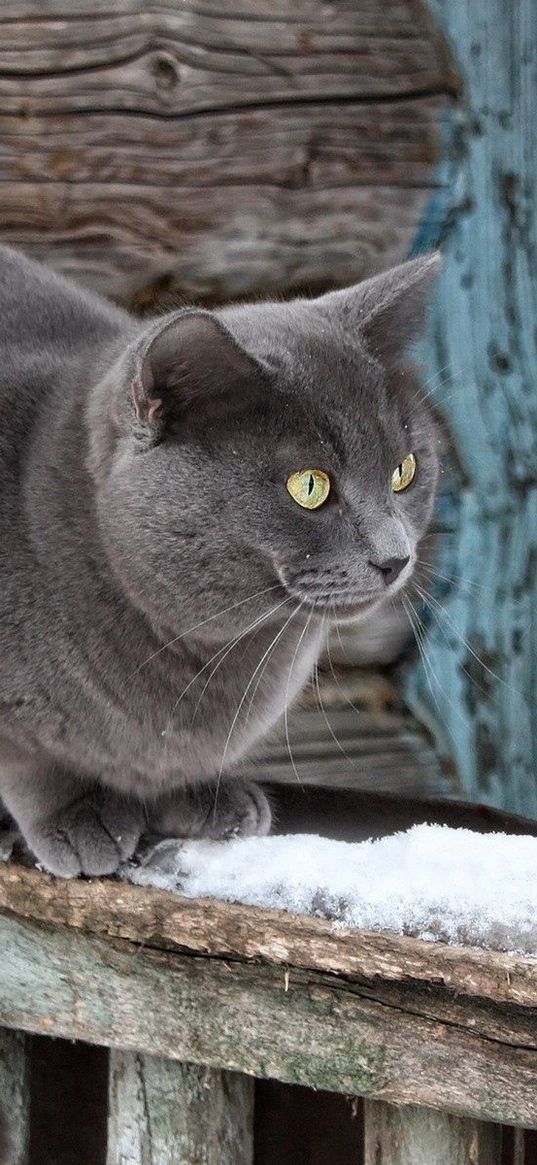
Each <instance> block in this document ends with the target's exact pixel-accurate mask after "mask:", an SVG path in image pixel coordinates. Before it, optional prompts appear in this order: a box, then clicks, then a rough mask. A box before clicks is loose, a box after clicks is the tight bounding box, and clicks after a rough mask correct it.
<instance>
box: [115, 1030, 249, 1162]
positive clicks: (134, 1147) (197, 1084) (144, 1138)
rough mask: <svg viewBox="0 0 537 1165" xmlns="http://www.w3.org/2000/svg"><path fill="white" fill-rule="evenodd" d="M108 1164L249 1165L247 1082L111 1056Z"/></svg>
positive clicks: (193, 1068) (200, 1070) (201, 1070)
mask: <svg viewBox="0 0 537 1165" xmlns="http://www.w3.org/2000/svg"><path fill="white" fill-rule="evenodd" d="M108 1112H109V1117H108V1155H107V1161H108V1165H149V1163H150V1162H156V1163H158V1165H253V1113H254V1082H253V1079H252V1078H251V1077H250V1078H249V1077H247V1076H241V1075H238V1074H237V1073H236V1072H218V1071H215V1069H214V1068H207V1067H203V1066H199V1065H196V1064H179V1063H177V1062H176V1061H173V1060H159V1059H156V1058H155V1057H154V1056H141V1055H137V1054H136V1053H133V1052H122V1051H115V1050H113V1051H112V1052H111V1053H110V1086H109V1098H108Z"/></svg>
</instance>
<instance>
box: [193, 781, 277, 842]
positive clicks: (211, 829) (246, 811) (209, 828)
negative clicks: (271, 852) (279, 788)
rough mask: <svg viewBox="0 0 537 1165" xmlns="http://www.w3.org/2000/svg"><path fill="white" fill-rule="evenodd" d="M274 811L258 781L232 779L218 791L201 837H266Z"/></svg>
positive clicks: (215, 793)
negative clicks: (255, 782)
mask: <svg viewBox="0 0 537 1165" xmlns="http://www.w3.org/2000/svg"><path fill="white" fill-rule="evenodd" d="M271 821H272V814H271V811H270V805H269V803H268V801H267V798H266V797H265V794H264V793H263V791H262V790H261V789H260V788H259V787H258V786H257V785H255V784H242V783H240V782H239V781H237V782H236V783H235V782H234V781H228V782H226V784H225V785H222V786H221V787H220V789H219V790H218V792H216V790H215V792H214V796H213V806H212V809H211V810H210V811H209V813H208V815H207V818H206V821H205V824H204V826H203V829H202V831H201V832H200V834H199V836H200V837H210V838H213V839H214V840H223V839H226V838H231V837H253V836H258V837H264V836H265V835H266V834H267V833H269V832H270V826H271Z"/></svg>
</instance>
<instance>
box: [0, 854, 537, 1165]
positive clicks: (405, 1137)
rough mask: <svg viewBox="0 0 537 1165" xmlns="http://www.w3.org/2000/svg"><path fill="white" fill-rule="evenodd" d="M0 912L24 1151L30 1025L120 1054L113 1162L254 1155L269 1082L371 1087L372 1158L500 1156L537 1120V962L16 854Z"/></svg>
mask: <svg viewBox="0 0 537 1165" xmlns="http://www.w3.org/2000/svg"><path fill="white" fill-rule="evenodd" d="M0 911H1V913H0V949H1V950H2V967H1V991H0V1023H1V1024H2V1025H3V1028H4V1029H10V1030H4V1031H3V1033H2V1056H1V1057H0V1091H1V1094H2V1095H3V1096H4V1097H7V1098H8V1108H9V1115H10V1120H11V1123H12V1125H13V1127H14V1130H15V1141H16V1144H17V1150H16V1154H15V1158H14V1160H15V1163H16V1165H25V1161H26V1157H25V1152H26V1149H25V1146H26V1145H27V1140H28V1121H29V1113H28V1101H27V1076H28V1069H27V1062H26V1061H27V1057H26V1053H25V1039H24V1036H23V1035H22V1034H21V1033H24V1032H36V1033H41V1034H46V1035H50V1036H63V1037H67V1038H72V1039H79V1040H84V1041H87V1042H89V1043H97V1044H101V1045H105V1046H107V1047H109V1048H110V1049H111V1056H110V1081H109V1118H108V1120H109V1125H108V1128H109V1133H108V1158H107V1160H108V1165H143V1163H144V1165H145V1162H146V1161H151V1162H152V1163H153V1162H154V1163H155V1165H157V1163H158V1165H172V1163H173V1165H193V1163H194V1162H198V1161H202V1162H204V1165H205V1163H207V1165H252V1161H253V1147H252V1144H253V1137H252V1121H253V1078H254V1077H272V1078H275V1079H278V1080H282V1081H288V1082H292V1083H300V1084H306V1085H309V1086H313V1087H314V1088H322V1089H327V1090H330V1091H333V1092H342V1093H346V1094H351V1095H359V1096H363V1097H365V1098H366V1103H365V1125H366V1134H365V1165H462V1163H465V1162H468V1163H470V1162H471V1163H472V1165H474V1163H475V1165H499V1162H500V1136H499V1131H500V1124H502V1123H503V1124H510V1125H516V1126H519V1127H523V1126H526V1127H537V1012H536V1007H535V1001H536V999H537V961H536V960H535V959H533V958H530V957H517V956H511V955H506V954H500V953H491V952H485V951H482V950H477V949H469V948H468V949H466V948H457V947H448V946H445V945H442V944H439V943H426V942H421V941H417V940H415V939H412V938H405V937H400V936H397V935H394V934H387V933H370V932H362V931H353V930H349V929H344V928H341V927H335V926H334V925H332V924H331V923H329V922H327V921H326V920H321V919H315V918H310V917H303V916H297V915H291V914H286V913H283V912H281V911H277V910H259V909H254V908H251V907H244V906H231V905H227V904H224V903H221V902H216V901H212V900H208V899H205V900H199V901H190V900H187V899H183V898H181V897H179V896H176V895H170V894H169V893H167V892H165V891H160V890H157V889H148V888H140V887H135V886H131V885H127V884H123V883H119V882H115V881H92V882H83V881H73V882H59V881H56V880H55V879H53V878H51V877H49V876H48V875H46V874H42V873H40V872H38V871H36V870H34V869H26V868H23V867H21V866H18V865H14V864H9V865H5V866H4V867H2V868H0ZM400 1106H403V1107H400ZM519 1160H520V1161H522V1157H521V1156H519ZM357 1165H360V1163H359V1162H357Z"/></svg>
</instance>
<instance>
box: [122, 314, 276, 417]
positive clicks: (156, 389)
mask: <svg viewBox="0 0 537 1165" xmlns="http://www.w3.org/2000/svg"><path fill="white" fill-rule="evenodd" d="M259 371H260V370H259V369H258V368H257V366H256V365H255V363H254V361H253V359H252V358H251V357H250V356H248V355H247V354H246V352H244V351H243V350H242V348H240V347H239V345H238V344H237V343H236V342H235V340H234V339H233V337H232V336H231V335H230V334H229V332H228V331H227V329H225V328H224V327H223V326H222V325H221V324H220V322H219V321H218V320H216V319H215V317H214V316H213V315H211V313H210V312H208V311H201V310H200V311H195V310H194V311H185V312H181V313H180V314H178V315H176V316H175V317H174V318H173V319H172V320H170V319H168V320H164V321H163V323H162V327H161V328H160V329H158V330H157V331H156V333H155V332H153V334H152V335H151V336H150V338H149V340H148V342H147V343H146V344H145V347H143V348H142V349H141V350H140V352H139V354H138V362H137V368H136V372H135V376H134V382H133V389H132V390H133V399H134V407H135V410H136V415H137V418H138V420H139V421H141V422H142V423H143V424H149V425H153V426H158V425H161V424H162V422H164V421H166V420H167V419H169V418H171V417H178V416H181V415H183V416H184V415H186V414H188V413H189V412H190V413H191V414H192V413H195V415H196V416H198V417H201V418H203V419H208V418H209V417H215V416H218V415H222V414H223V413H224V412H225V413H229V412H230V411H232V410H233V408H234V407H235V408H241V407H243V406H244V404H245V403H247V401H248V400H249V399H250V398H251V396H252V395H253V392H254V385H255V383H256V372H257V375H259Z"/></svg>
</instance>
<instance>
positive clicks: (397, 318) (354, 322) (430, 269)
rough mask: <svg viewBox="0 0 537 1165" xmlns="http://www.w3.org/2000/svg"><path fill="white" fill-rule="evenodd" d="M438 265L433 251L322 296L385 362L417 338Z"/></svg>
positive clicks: (392, 360)
mask: <svg viewBox="0 0 537 1165" xmlns="http://www.w3.org/2000/svg"><path fill="white" fill-rule="evenodd" d="M441 265H442V261H441V257H440V254H439V252H438V251H435V252H433V253H432V254H429V255H424V256H422V257H421V258H419V259H411V260H410V261H409V262H408V263H402V264H401V265H400V266H399V267H392V268H391V269H390V270H389V271H384V272H382V273H381V274H380V275H374V276H373V278H372V279H366V280H365V281H364V282H363V283H359V284H357V286H356V287H350V288H348V289H346V290H343V291H334V292H331V293H330V294H329V295H326V296H324V300H325V301H326V303H327V306H328V307H329V310H330V311H335V312H336V313H337V314H338V316H339V318H342V319H344V320H345V322H346V323H348V325H349V326H353V327H355V328H356V329H357V330H358V331H359V332H360V333H361V334H362V335H363V337H364V339H365V342H366V344H367V347H368V348H369V350H370V352H371V354H372V355H373V356H375V357H376V358H377V359H378V360H380V361H381V363H383V364H385V365H387V366H388V367H389V366H392V365H394V364H396V363H397V362H398V361H399V360H400V359H401V357H402V356H403V355H404V353H405V351H406V350H407V349H408V347H409V346H410V345H411V344H412V343H414V342H415V341H416V340H418V339H419V338H420V336H421V334H422V332H423V329H424V326H425V318H426V314H427V308H428V306H429V304H430V302H431V298H432V292H433V287H434V283H435V280H436V279H437V277H438V275H439V273H440V268H441ZM321 302H322V301H321Z"/></svg>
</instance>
